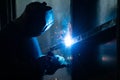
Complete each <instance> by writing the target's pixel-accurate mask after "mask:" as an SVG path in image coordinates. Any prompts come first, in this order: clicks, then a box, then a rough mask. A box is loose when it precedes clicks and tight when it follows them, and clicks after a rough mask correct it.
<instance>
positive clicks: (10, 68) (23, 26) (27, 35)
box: [0, 2, 64, 80]
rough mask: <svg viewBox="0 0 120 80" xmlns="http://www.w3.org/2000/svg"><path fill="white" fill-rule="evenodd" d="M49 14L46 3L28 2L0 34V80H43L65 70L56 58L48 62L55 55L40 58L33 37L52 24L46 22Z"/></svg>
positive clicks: (36, 43)
mask: <svg viewBox="0 0 120 80" xmlns="http://www.w3.org/2000/svg"><path fill="white" fill-rule="evenodd" d="M49 11H52V8H51V7H50V6H47V3H45V2H43V3H40V2H31V3H30V4H28V5H27V6H26V8H25V11H24V12H23V14H22V15H21V16H20V17H18V18H17V19H15V20H14V21H11V22H10V23H8V24H7V25H6V26H5V28H4V29H2V30H1V31H0V55H1V56H0V64H1V66H0V80H2V79H12V80H19V79H20V80H22V79H27V80H42V77H43V76H44V75H46V74H49V75H52V74H54V73H55V71H56V70H57V69H59V68H62V67H64V66H63V65H62V64H61V63H60V61H59V60H58V58H59V57H58V58H56V59H54V62H53V61H51V60H53V59H52V57H53V56H54V54H52V55H49V54H48V55H49V56H48V55H46V56H44V57H40V56H39V54H41V53H42V52H40V47H39V46H38V40H37V38H36V37H37V36H40V35H41V34H42V33H44V32H45V31H46V30H47V29H48V27H50V26H49V25H51V24H53V22H54V21H52V20H48V19H49V16H47V15H50V14H49V13H48V12H49ZM47 21H50V22H47ZM55 62H56V63H55ZM46 65H47V66H46ZM44 73H45V74H44Z"/></svg>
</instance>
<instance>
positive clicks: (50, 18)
mask: <svg viewBox="0 0 120 80" xmlns="http://www.w3.org/2000/svg"><path fill="white" fill-rule="evenodd" d="M45 20H46V25H45V26H44V28H43V29H42V32H45V31H47V30H48V29H49V28H50V27H51V26H52V25H53V24H54V15H53V10H52V9H51V10H48V11H47V12H46V16H45Z"/></svg>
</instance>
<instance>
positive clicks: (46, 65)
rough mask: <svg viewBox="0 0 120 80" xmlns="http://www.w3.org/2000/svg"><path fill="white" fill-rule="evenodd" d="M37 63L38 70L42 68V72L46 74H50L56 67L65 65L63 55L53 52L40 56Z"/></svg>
mask: <svg viewBox="0 0 120 80" xmlns="http://www.w3.org/2000/svg"><path fill="white" fill-rule="evenodd" d="M38 63H39V68H40V70H42V71H43V70H44V74H46V75H52V74H54V73H55V72H56V71H57V70H58V69H60V68H63V67H66V66H67V62H66V61H65V59H64V57H62V56H59V55H54V54H52V55H46V56H42V57H40V58H39V59H38Z"/></svg>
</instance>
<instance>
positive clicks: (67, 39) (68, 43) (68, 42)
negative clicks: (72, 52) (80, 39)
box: [64, 34, 73, 47]
mask: <svg viewBox="0 0 120 80" xmlns="http://www.w3.org/2000/svg"><path fill="white" fill-rule="evenodd" d="M64 43H65V45H66V46H67V47H70V46H71V45H72V44H73V39H72V37H71V36H70V34H67V35H66V36H65V38H64Z"/></svg>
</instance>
